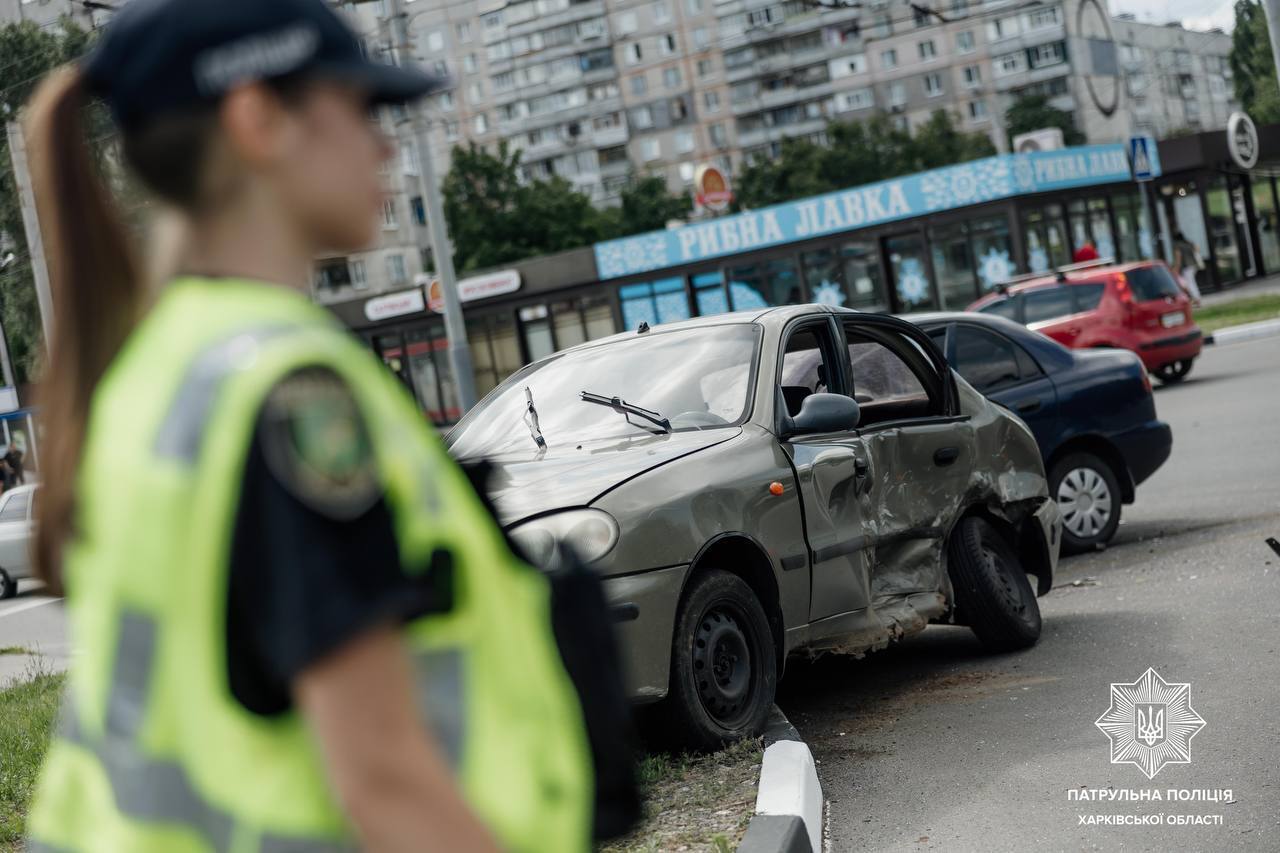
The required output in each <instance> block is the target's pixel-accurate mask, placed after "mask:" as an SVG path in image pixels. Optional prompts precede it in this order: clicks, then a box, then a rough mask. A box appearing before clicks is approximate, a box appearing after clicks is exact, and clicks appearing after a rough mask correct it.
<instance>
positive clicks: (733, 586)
mask: <svg viewBox="0 0 1280 853" xmlns="http://www.w3.org/2000/svg"><path fill="white" fill-rule="evenodd" d="M777 682H778V667H777V657H776V652H775V649H774V643H773V633H772V632H771V631H770V630H769V620H768V618H767V617H766V616H765V613H764V608H762V607H761V606H760V601H759V600H758V599H757V598H756V595H755V593H754V592H752V591H751V587H749V586H747V584H746V583H745V582H744V581H743V580H742V579H741V578H739V577H738V576H736V575H732V574H730V573H728V572H725V571H721V570H718V569H714V570H711V571H709V572H706V573H704V574H701V575H699V576H698V577H697V578H695V579H694V580H693V582H692V583H691V584H690V586H689V589H687V590H686V591H685V594H684V598H683V599H682V601H681V602H680V609H679V611H678V612H677V614H676V626H675V636H674V640H673V642H672V650H671V692H670V693H669V694H668V696H667V698H666V699H665V700H663V702H662V706H661V709H660V710H661V713H662V716H663V718H664V719H663V728H664V729H665V733H666V735H667V736H668V739H669V740H671V741H672V742H674V743H675V744H677V745H679V746H684V747H689V748H693V749H700V750H714V749H719V748H720V747H722V746H724V745H725V744H728V743H732V742H733V741H736V740H740V739H742V738H744V737H752V736H754V735H758V734H760V733H761V732H763V731H764V726H765V722H766V721H767V720H768V717H769V711H770V709H771V708H772V707H773V698H774V694H775V692H776V690H777V686H778V684H777Z"/></svg>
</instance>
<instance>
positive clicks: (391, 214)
mask: <svg viewBox="0 0 1280 853" xmlns="http://www.w3.org/2000/svg"><path fill="white" fill-rule="evenodd" d="M382 227H383V228H387V229H391V228H399V227H400V222H399V220H398V219H397V218H396V200H395V199H393V198H389V199H387V200H386V201H384V202H382Z"/></svg>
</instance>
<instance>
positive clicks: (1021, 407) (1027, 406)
mask: <svg viewBox="0 0 1280 853" xmlns="http://www.w3.org/2000/svg"><path fill="white" fill-rule="evenodd" d="M1042 405H1044V401H1043V400H1041V399H1040V398H1038V397H1037V398H1036V399H1034V400H1023V401H1022V402H1021V403H1019V404H1018V405H1017V406H1015V407H1014V409H1015V410H1016V411H1017V413H1018V414H1020V415H1029V414H1031V413H1032V412H1038V411H1040V407H1041V406H1042Z"/></svg>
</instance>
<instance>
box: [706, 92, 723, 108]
mask: <svg viewBox="0 0 1280 853" xmlns="http://www.w3.org/2000/svg"><path fill="white" fill-rule="evenodd" d="M702 104H703V106H705V107H706V108H707V112H709V113H718V112H720V93H719V92H715V91H712V92H703V93H702Z"/></svg>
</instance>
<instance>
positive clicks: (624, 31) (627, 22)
mask: <svg viewBox="0 0 1280 853" xmlns="http://www.w3.org/2000/svg"><path fill="white" fill-rule="evenodd" d="M613 23H614V25H615V26H616V27H617V28H618V35H622V36H625V35H630V34H631V33H634V32H635V31H636V28H637V27H638V26H639V25H638V24H637V22H636V13H635V12H623V13H622V14H621V15H619V16H618V17H616V18H614V19H613Z"/></svg>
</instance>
